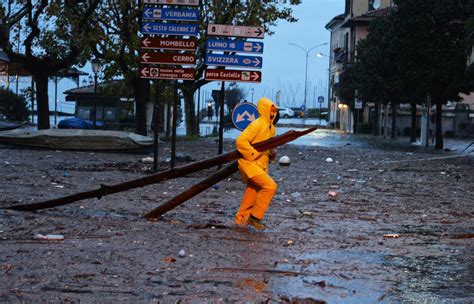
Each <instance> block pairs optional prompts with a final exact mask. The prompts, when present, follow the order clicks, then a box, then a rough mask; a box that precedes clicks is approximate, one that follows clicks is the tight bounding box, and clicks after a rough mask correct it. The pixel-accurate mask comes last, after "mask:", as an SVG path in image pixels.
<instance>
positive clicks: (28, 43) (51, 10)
mask: <svg viewBox="0 0 474 304" xmlns="http://www.w3.org/2000/svg"><path fill="white" fill-rule="evenodd" d="M99 2H100V1H99V0H91V1H73V0H65V1H60V0H54V1H46V0H37V1H32V0H27V1H19V0H18V1H7V3H6V4H4V5H2V9H1V11H0V14H1V16H0V17H1V18H2V21H3V24H4V26H5V28H4V31H3V32H2V39H0V42H1V45H0V47H2V48H3V49H4V50H5V51H6V53H7V54H8V56H9V57H10V60H11V61H12V63H13V65H14V66H16V67H17V68H18V69H19V70H25V71H26V73H28V74H31V75H32V76H33V77H34V79H35V82H36V99H37V104H38V128H39V129H48V128H49V127H50V125H49V105H48V77H50V76H53V75H54V74H55V73H57V72H58V71H60V70H63V69H66V68H69V67H71V66H73V65H75V64H83V63H85V62H86V60H87V58H88V57H89V56H88V55H89V54H88V50H89V49H88V48H86V47H84V46H85V45H87V41H88V40H89V39H90V35H91V33H93V32H94V31H93V28H94V27H95V24H96V22H95V21H94V14H95V9H96V7H97V5H98V3H99ZM9 33H11V34H13V35H9ZM18 43H19V46H18Z"/></svg>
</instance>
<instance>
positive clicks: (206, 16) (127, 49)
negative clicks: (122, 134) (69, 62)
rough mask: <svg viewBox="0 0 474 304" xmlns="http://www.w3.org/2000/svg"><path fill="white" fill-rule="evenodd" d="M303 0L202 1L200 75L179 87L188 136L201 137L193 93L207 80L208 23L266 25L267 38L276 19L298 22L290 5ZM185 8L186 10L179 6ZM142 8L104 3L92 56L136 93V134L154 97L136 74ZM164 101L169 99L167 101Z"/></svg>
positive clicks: (109, 74)
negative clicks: (98, 59)
mask: <svg viewBox="0 0 474 304" xmlns="http://www.w3.org/2000/svg"><path fill="white" fill-rule="evenodd" d="M300 2H301V1H300V0H278V1H277V0H274V1H257V0H251V1H240V0H226V1H220V0H219V1H217V0H201V1H200V7H199V11H200V19H199V36H198V39H199V40H198V50H197V52H196V54H197V58H198V60H197V62H198V65H197V68H196V70H197V76H196V80H195V81H184V82H183V83H182V84H180V85H179V86H178V87H179V89H180V90H181V93H182V96H183V97H184V100H185V108H184V113H185V114H186V119H187V121H186V126H187V133H188V134H189V135H195V134H197V133H198V130H197V124H196V115H195V114H196V113H195V104H194V93H195V92H196V90H197V89H198V88H200V87H201V86H203V85H205V84H206V83H207V81H205V80H204V79H203V75H204V70H205V68H206V66H205V64H204V57H205V54H206V47H205V42H206V40H207V38H208V37H207V33H206V31H207V25H208V24H209V23H218V24H234V25H250V26H263V27H265V29H266V31H267V34H272V31H271V30H270V28H271V27H273V26H276V22H277V21H278V20H281V19H283V20H287V21H288V22H294V21H296V19H295V18H294V17H293V16H292V10H291V8H290V7H291V5H298V4H299V3H300ZM180 8H182V7H180ZM141 11H142V7H138V6H137V5H136V4H135V2H134V1H126V0H113V1H112V0H106V1H102V3H101V5H100V8H99V13H100V18H99V25H100V29H99V32H98V33H96V37H97V39H96V40H95V41H93V42H92V47H93V49H94V54H95V55H96V56H98V57H101V58H103V59H104V62H106V68H105V76H106V78H109V79H110V78H114V77H121V76H123V77H124V78H125V80H126V82H127V83H128V84H129V87H130V88H131V89H132V90H133V91H134V94H135V100H136V103H137V104H136V106H137V130H138V133H142V132H146V130H143V129H144V126H145V123H146V119H145V112H144V109H145V103H146V101H148V100H150V96H147V95H146V94H144V92H146V91H149V81H147V80H141V79H140V78H139V76H138V69H139V67H140V56H139V50H140V39H141V36H142V35H141V34H140V33H139V32H140V24H141V20H140V19H141ZM160 83H161V84H160V88H164V87H166V86H170V85H171V84H170V82H160ZM165 102H166V101H165Z"/></svg>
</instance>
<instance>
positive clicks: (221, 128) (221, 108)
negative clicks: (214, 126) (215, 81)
mask: <svg viewBox="0 0 474 304" xmlns="http://www.w3.org/2000/svg"><path fill="white" fill-rule="evenodd" d="M224 84H225V82H224V81H222V82H221V94H220V95H221V96H219V97H220V102H219V104H220V106H219V153H218V154H222V152H223V142H224V99H225V86H224Z"/></svg>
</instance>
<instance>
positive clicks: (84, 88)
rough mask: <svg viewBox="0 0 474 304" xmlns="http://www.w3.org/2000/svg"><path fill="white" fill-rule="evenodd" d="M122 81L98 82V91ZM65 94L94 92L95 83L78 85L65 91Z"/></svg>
mask: <svg viewBox="0 0 474 304" xmlns="http://www.w3.org/2000/svg"><path fill="white" fill-rule="evenodd" d="M120 83H122V80H111V81H107V82H99V83H97V91H102V90H104V89H107V88H110V87H113V86H117V85H119V84H120ZM64 94H65V95H83V94H94V85H93V84H90V85H86V86H82V87H77V88H74V89H70V90H67V91H65V92H64Z"/></svg>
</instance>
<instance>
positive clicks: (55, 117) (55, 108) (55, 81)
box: [54, 76, 58, 126]
mask: <svg viewBox="0 0 474 304" xmlns="http://www.w3.org/2000/svg"><path fill="white" fill-rule="evenodd" d="M57 124H58V76H54V125H55V126H56V125H57Z"/></svg>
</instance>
